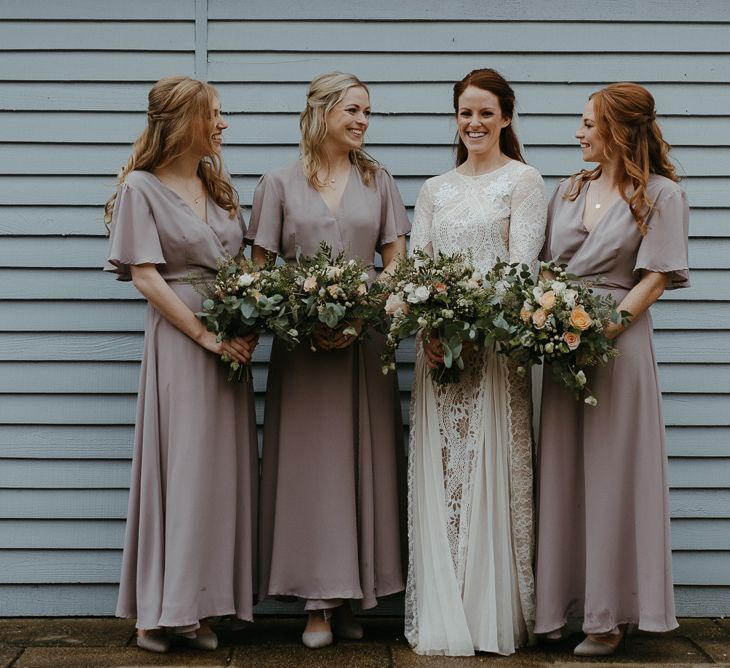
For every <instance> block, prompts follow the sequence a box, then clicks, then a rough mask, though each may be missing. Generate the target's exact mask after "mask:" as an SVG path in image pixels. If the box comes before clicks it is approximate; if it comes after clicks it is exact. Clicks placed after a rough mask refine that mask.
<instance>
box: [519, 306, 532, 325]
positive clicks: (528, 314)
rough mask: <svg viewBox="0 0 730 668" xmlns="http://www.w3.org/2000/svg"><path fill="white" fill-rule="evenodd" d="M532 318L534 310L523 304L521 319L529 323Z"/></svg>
mask: <svg viewBox="0 0 730 668" xmlns="http://www.w3.org/2000/svg"><path fill="white" fill-rule="evenodd" d="M531 318H532V311H531V310H530V309H526V308H525V307H524V306H523V307H522V308H521V309H520V320H522V322H524V323H525V324H526V325H529V324H530V319H531Z"/></svg>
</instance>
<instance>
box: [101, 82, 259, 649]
mask: <svg viewBox="0 0 730 668" xmlns="http://www.w3.org/2000/svg"><path fill="white" fill-rule="evenodd" d="M226 127H228V126H227V124H226V122H225V121H224V120H223V118H222V117H221V113H220V104H219V102H218V97H217V94H216V92H215V90H214V89H213V88H212V87H211V86H209V85H208V84H205V83H202V82H200V81H195V80H193V79H188V78H185V77H168V78H166V79H162V80H160V81H158V82H157V83H156V84H155V85H154V86H153V87H152V89H151V90H150V93H149V107H148V111H147V127H146V128H145V130H144V132H142V134H141V135H140V136H139V137H138V138H137V140H136V142H135V144H134V148H133V149H132V156H131V158H130V159H129V161H128V162H127V164H126V165H125V166H124V167H123V168H122V170H121V173H120V178H119V184H118V186H117V190H116V192H115V193H114V195H112V197H111V199H110V200H109V201H108V202H107V204H106V209H105V221H107V222H111V239H110V243H109V263H108V264H107V266H106V267H105V270H107V271H113V272H116V273H117V274H118V279H119V280H123V281H128V280H130V279H131V280H132V282H133V283H134V285H135V287H136V288H137V289H138V290H139V291H140V292H141V293H142V294H143V295H144V297H145V298H146V299H147V301H148V308H147V317H146V321H145V345H144V352H143V355H142V371H141V377H140V386H139V398H138V403H137V420H136V431H135V446H134V459H133V462H132V484H131V490H130V497H129V513H128V517H127V530H126V536H125V540H124V555H123V559H122V576H121V586H120V591H119V601H118V604H117V615H118V616H119V617H135V616H136V617H137V628H138V634H137V645H138V646H139V647H142V648H144V649H147V650H150V651H153V652H167V651H168V650H169V649H170V645H171V641H172V640H174V641H177V642H180V643H182V644H186V645H188V646H192V647H197V648H200V649H209V650H212V649H215V648H216V646H217V644H218V640H217V637H216V634H215V633H214V632H213V631H212V630H211V629H210V627H209V626H208V624H207V623H206V622H205V618H206V617H211V616H217V615H235V616H236V617H238V618H240V619H243V620H252V604H253V592H254V558H253V555H254V551H255V549H256V546H255V536H256V498H257V491H258V490H257V470H258V462H257V449H256V426H255V416H254V405H253V391H252V388H251V386H250V384H242V385H229V384H228V383H227V382H226V374H225V372H224V371H223V370H222V369H221V368H220V364H219V362H218V357H219V356H220V355H221V354H222V353H223V352H224V351H225V352H228V353H229V354H230V355H231V357H233V358H235V359H237V360H238V361H239V362H242V363H247V362H249V361H250V359H251V354H252V352H253V349H254V347H255V339H254V338H252V337H249V338H241V339H236V340H232V341H227V342H225V341H224V342H223V343H217V342H216V338H215V335H214V334H212V333H210V332H208V331H207V330H206V328H205V327H204V326H203V325H202V323H201V322H200V320H198V319H197V318H196V317H195V315H194V313H195V312H196V311H200V310H201V306H202V297H201V296H200V295H199V294H198V293H197V292H196V291H195V290H194V289H193V287H192V286H191V285H190V284H189V283H187V282H186V280H185V279H186V277H187V276H188V275H189V274H190V273H191V272H194V273H196V274H203V275H208V276H211V277H213V276H214V275H215V271H216V259H217V258H218V257H220V256H221V255H223V254H225V253H232V254H233V253H236V252H237V251H238V250H239V248H240V247H241V243H242V241H243V235H244V233H245V228H244V225H243V220H242V218H241V215H240V209H239V205H238V197H237V195H236V192H235V190H234V189H233V187H232V185H231V183H230V182H229V180H228V179H227V177H226V176H225V174H224V173H223V171H222V166H221V159H220V147H221V137H222V132H223V130H224V129H225V128H226Z"/></svg>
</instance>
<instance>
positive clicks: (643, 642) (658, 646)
mask: <svg viewBox="0 0 730 668" xmlns="http://www.w3.org/2000/svg"><path fill="white" fill-rule="evenodd" d="M581 639H582V637H581V636H573V638H572V642H571V643H570V646H569V647H568V648H567V651H566V648H564V647H563V646H562V644H561V646H560V647H559V648H558V651H557V653H553V652H548V660H552V661H554V662H556V663H564V664H572V665H573V666H574V665H575V664H576V663H578V664H579V663H581V662H585V661H587V659H586V658H585V657H580V656H575V655H574V654H573V653H572V650H573V648H574V647H575V645H577V644H578V642H580V640H581ZM612 662H618V663H622V664H623V663H625V664H630V665H633V666H635V665H636V664H641V665H642V666H643V665H647V664H652V663H656V664H658V665H661V666H675V665H677V666H680V665H684V666H686V665H688V664H689V665H693V664H707V663H712V660H710V659H709V658H707V656H705V655H704V654H703V653H702V652H701V651H700V650H699V649H698V647H697V646H696V645H694V644H693V643H692V641H691V640H689V639H687V638H685V637H682V636H667V635H664V634H648V633H638V634H634V635H631V636H629V638H628V639H627V642H626V643H625V645H624V646H623V647H622V648H619V650H618V652H617V653H616V654H614V655H613V656H608V657H595V658H594V657H591V659H590V663H612Z"/></svg>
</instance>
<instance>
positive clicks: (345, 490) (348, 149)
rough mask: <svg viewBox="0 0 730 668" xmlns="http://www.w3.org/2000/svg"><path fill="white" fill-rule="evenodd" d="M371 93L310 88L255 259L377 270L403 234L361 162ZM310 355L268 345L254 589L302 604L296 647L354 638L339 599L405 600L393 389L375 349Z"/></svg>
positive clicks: (258, 224) (398, 207)
mask: <svg viewBox="0 0 730 668" xmlns="http://www.w3.org/2000/svg"><path fill="white" fill-rule="evenodd" d="M369 118H370V96H369V91H368V89H367V87H366V86H365V85H364V84H363V83H362V82H361V81H360V80H359V79H357V78H356V77H355V76H353V75H351V74H342V73H340V72H331V73H328V74H322V75H320V76H318V77H316V78H315V79H314V80H313V81H312V83H311V84H310V87H309V93H308V95H307V104H306V107H305V109H304V111H303V112H302V114H301V119H300V127H301V133H302V136H301V142H300V151H301V157H300V159H299V160H298V161H297V162H295V163H294V164H292V165H288V166H287V167H283V168H281V169H278V170H276V171H273V172H270V173H268V174H266V175H264V176H263V177H262V179H261V181H260V182H259V185H258V187H257V188H256V193H255V195H254V203H253V210H252V212H251V227H250V229H249V231H248V235H247V239H248V240H249V241H250V242H251V243H252V244H253V258H254V259H255V260H256V261H258V262H263V261H264V259H265V257H266V255H267V253H268V254H280V255H282V256H283V257H284V259H285V260H287V261H292V260H294V258H295V256H296V253H297V249H301V252H302V253H304V254H306V255H311V254H313V253H315V252H316V250H317V248H318V246H319V244H320V242H321V241H326V242H327V243H328V244H329V245H331V246H332V248H333V251H334V252H335V253H338V252H340V251H344V252H345V253H347V254H348V255H349V256H350V257H359V258H361V259H362V260H364V261H365V262H367V263H371V262H373V260H374V257H375V253H376V252H380V254H381V256H382V259H383V264H384V266H385V267H386V271H387V270H388V269H389V268H390V267H392V266H393V265H394V263H395V260H396V258H397V257H398V256H399V255H400V254H402V253H404V252H405V234H406V233H407V232H408V231H409V229H410V224H409V222H408V218H407V216H406V212H405V209H404V207H403V203H402V201H401V198H400V195H399V193H398V190H397V188H396V186H395V183H394V181H393V179H392V177H391V176H390V174H388V172H386V171H385V170H384V169H383V168H382V167H380V166H379V165H378V164H377V163H376V162H375V161H373V160H372V159H371V158H370V157H368V155H367V154H366V153H365V152H364V151H363V149H362V145H363V138H364V136H365V132H366V130H367V128H368V123H369ZM315 338H316V343H317V344H318V346H319V348H320V350H318V351H317V352H312V351H311V350H310V349H309V346H307V345H301V346H299V347H298V348H297V349H295V350H294V351H292V352H288V351H287V350H286V349H285V348H284V347H283V346H282V345H281V344H279V343H278V342H274V345H273V350H272V354H271V363H270V367H269V380H268V390H267V395H266V416H265V420H264V446H263V469H262V479H261V533H260V543H261V547H260V555H259V556H260V564H261V578H260V584H259V591H260V592H261V595H262V597H265V596H267V595H268V596H296V597H299V598H302V599H305V601H306V605H305V610H307V611H308V612H309V619H308V621H307V626H306V629H305V631H304V633H303V635H302V642H303V643H304V644H305V645H306V646H307V647H311V648H315V647H323V646H325V645H329V644H330V643H331V642H332V636H333V634H332V632H333V631H334V633H335V634H337V635H340V636H342V637H347V638H360V637H362V633H363V632H362V627H361V626H360V625H359V624H358V623H356V622H355V620H354V618H353V617H352V611H351V608H350V604H349V601H350V600H355V601H357V602H358V603H359V605H360V607H361V608H363V609H366V608H372V607H374V606H375V605H376V604H377V600H376V599H377V597H380V596H386V595H388V594H393V593H395V592H399V591H402V590H403V588H404V581H403V572H402V567H401V547H400V545H401V541H400V522H399V515H400V513H399V493H398V469H399V466H400V464H401V459H402V457H403V454H404V453H403V450H402V444H401V430H402V424H401V414H400V409H399V395H398V387H397V383H396V380H395V378H394V376H392V375H389V376H383V374H382V373H381V371H380V363H379V359H378V353H379V352H380V351H381V350H382V348H383V344H384V340H383V339H382V337H380V336H377V335H375V334H374V333H372V332H371V333H370V334H369V336H368V337H366V338H365V339H364V340H362V341H357V340H355V338H352V337H348V336H346V335H344V334H339V335H337V336H335V337H333V338H332V339H330V338H328V337H327V335H326V332H321V333H320V334H318V335H317V336H316V337H315Z"/></svg>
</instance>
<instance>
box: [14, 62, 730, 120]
mask: <svg viewBox="0 0 730 668" xmlns="http://www.w3.org/2000/svg"><path fill="white" fill-rule="evenodd" d="M462 75H463V73H459V72H455V73H454V78H453V80H454V81H455V80H456V79H458V78H461V76H462ZM247 76H248V69H247V68H246V69H242V70H241V71H240V73H239V77H240V78H239V80H237V81H234V82H215V81H214V83H215V84H216V88H217V89H218V91H219V93H220V97H221V101H222V103H223V108H224V110H225V111H227V112H248V113H272V112H275V113H292V114H298V113H299V112H300V111H301V110H302V107H303V104H304V97H305V95H306V83H307V82H308V79H307V80H306V81H304V80H303V81H301V82H299V83H290V81H291V80H290V79H289V78H287V77H285V78H284V82H283V83H279V82H278V81H273V80H272V81H262V82H248V81H246V80H245V79H246V77H247ZM145 80H146V79H145ZM151 83H152V81H151V80H149V82H148V83H134V82H124V81H119V82H114V81H99V82H87V81H73V82H64V83H56V82H52V81H47V82H45V81H44V82H42V83H41V82H32V81H1V80H0V110H6V111H8V110H12V111H20V110H27V111H32V112H36V111H60V112H67V111H111V112H137V113H140V112H142V113H143V112H144V111H145V110H146V109H147V92H148V91H149V88H150V85H151ZM639 83H642V82H639ZM643 83H646V84H647V85H648V87H649V89H650V90H651V93H652V94H653V95H654V98H655V100H656V103H657V109H658V110H659V113H660V115H679V116H697V117H704V116H709V117H714V116H719V117H721V116H725V115H726V114H727V109H728V107H730V91H728V87H727V86H726V85H723V84H722V83H710V82H704V83H702V82H694V81H686V82H685V81H682V82H675V83H671V82H651V83H647V82H643ZM452 85H453V81H449V82H443V83H429V82H413V81H409V82H408V83H400V82H392V83H387V82H381V83H377V82H376V83H370V84H369V87H370V93H371V101H372V104H373V110H374V111H375V112H376V113H388V114H412V113H414V110H416V111H417V112H418V113H421V114H443V115H450V114H452V113H453V108H452V107H451V95H452ZM602 85H603V84H602V83H598V82H596V81H595V80H594V81H593V82H592V83H580V82H575V83H564V82H562V81H558V82H539V81H536V82H524V83H515V85H514V88H515V92H516V95H517V102H518V111H519V113H520V114H569V115H571V116H572V117H576V116H577V115H578V114H580V113H581V112H582V109H583V105H584V104H585V102H586V100H587V99H588V96H589V95H590V94H591V93H593V92H594V91H596V90H598V89H599V88H600V87H601V86H602Z"/></svg>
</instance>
